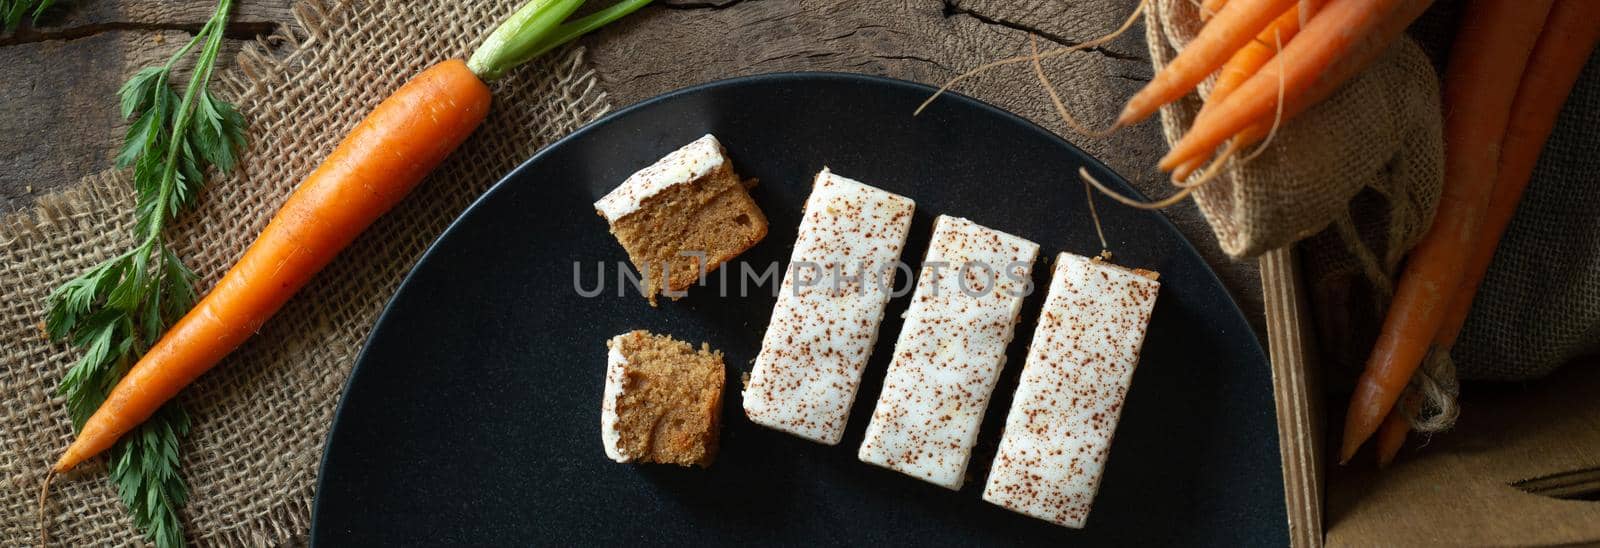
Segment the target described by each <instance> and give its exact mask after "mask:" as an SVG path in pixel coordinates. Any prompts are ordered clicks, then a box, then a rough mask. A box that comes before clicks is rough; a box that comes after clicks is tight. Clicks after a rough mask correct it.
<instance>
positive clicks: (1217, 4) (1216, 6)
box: [1200, 0, 1228, 21]
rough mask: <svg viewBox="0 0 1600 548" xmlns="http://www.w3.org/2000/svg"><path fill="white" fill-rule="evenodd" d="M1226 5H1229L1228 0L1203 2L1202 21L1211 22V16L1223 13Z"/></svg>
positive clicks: (1207, 0) (1201, 6)
mask: <svg viewBox="0 0 1600 548" xmlns="http://www.w3.org/2000/svg"><path fill="white" fill-rule="evenodd" d="M1226 5H1228V0H1206V1H1204V2H1201V3H1200V20H1201V21H1209V20H1210V19H1211V16H1213V15H1216V14H1217V12H1219V11H1222V7H1223V6H1226Z"/></svg>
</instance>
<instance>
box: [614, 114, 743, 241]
mask: <svg viewBox="0 0 1600 548" xmlns="http://www.w3.org/2000/svg"><path fill="white" fill-rule="evenodd" d="M727 161H728V157H727V156H725V155H724V154H723V152H722V143H719V142H717V138H716V137H714V136H712V135H710V134H706V136H704V137H701V138H699V139H695V141H694V142H692V143H689V144H687V145H684V146H683V148H680V149H678V150H675V151H672V153H671V154H668V155H666V156H665V157H662V158H661V159H660V160H657V161H656V163H654V164H651V165H650V167H647V168H644V169H641V170H639V171H637V172H635V173H634V174H633V175H630V176H629V177H628V179H627V180H626V181H623V182H622V184H621V185H619V186H617V188H615V189H612V191H611V193H610V194H606V195H605V197H604V198H601V199H600V201H598V202H595V203H594V208H595V210H597V211H599V212H600V215H601V216H602V217H605V218H606V221H608V222H616V221H617V219H621V218H623V217H626V216H628V214H630V213H633V212H634V211H638V209H639V204H640V203H641V202H643V201H644V200H645V199H646V198H649V197H651V196H655V195H656V194H658V193H660V192H661V191H663V190H666V189H668V188H671V187H672V186H673V185H680V184H683V183H687V182H689V181H693V180H695V179H699V178H701V177H705V176H706V174H709V173H711V172H712V171H715V170H716V169H717V168H719V167H722V164H724V163H726V162H727Z"/></svg>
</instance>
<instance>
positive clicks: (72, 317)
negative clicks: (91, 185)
mask: <svg viewBox="0 0 1600 548" xmlns="http://www.w3.org/2000/svg"><path fill="white" fill-rule="evenodd" d="M232 4H233V1H232V0H220V1H219V2H218V3H217V8H216V11H215V12H213V13H212V15H211V18H210V19H209V20H208V21H206V24H205V25H204V26H202V27H201V28H200V30H199V31H198V32H196V33H195V35H194V37H193V39H191V40H190V41H189V42H188V44H186V45H184V46H183V48H181V49H179V50H178V51H177V52H176V53H174V54H173V55H172V57H171V58H169V59H168V61H167V63H166V64H164V65H161V66H157V67H149V68H145V69H143V70H140V71H139V72H138V73H136V74H134V75H133V77H132V78H130V79H128V81H127V83H126V84H124V85H123V86H122V88H121V90H119V91H118V95H119V97H120V101H121V112H122V115H123V116H124V117H127V118H131V119H133V120H134V121H133V123H132V124H131V125H130V126H129V127H128V132H127V135H126V140H125V141H124V143H123V145H122V149H121V151H120V153H119V154H118V155H117V165H118V166H119V167H128V166H132V167H133V188H134V195H135V207H134V225H133V231H134V237H135V244H134V247H133V248H132V249H129V250H128V251H126V252H124V253H122V254H120V255H117V256H115V257H112V258H111V259H109V260H106V261H105V262H102V263H100V264H98V265H95V266H93V267H90V268H89V270H88V271H86V272H84V273H83V274H81V275H79V276H78V277H76V278H73V279H71V280H69V281H67V282H66V283H65V284H63V285H62V286H61V287H59V288H57V289H56V290H55V291H54V292H52V293H51V294H50V298H49V301H50V310H49V313H48V315H47V318H46V322H45V325H46V331H47V332H48V334H49V335H50V337H51V338H53V339H55V340H60V341H67V342H69V343H70V344H72V345H73V346H75V347H78V348H81V349H83V350H84V353H83V357H82V358H81V359H79V360H78V362H77V363H75V364H74V365H73V366H72V368H71V369H69V370H68V371H67V374H66V376H65V377H64V378H63V379H62V382H61V384H60V386H59V387H58V388H57V393H58V394H59V395H61V396H64V397H65V398H66V400H67V410H68V413H69V415H71V417H72V423H73V426H74V428H78V429H81V428H82V427H83V424H84V422H85V421H86V420H88V419H89V416H90V415H91V414H93V413H94V411H95V409H96V408H98V407H99V406H100V404H101V402H103V401H104V400H105V398H106V396H107V394H109V393H110V392H111V389H112V387H113V386H115V385H116V383H117V381H118V380H119V379H121V378H122V375H123V373H125V372H126V371H127V370H128V368H129V366H130V365H131V364H132V362H133V361H134V360H136V359H137V358H138V357H139V356H140V355H141V354H143V353H144V351H145V350H146V349H147V348H148V346H149V345H150V344H152V343H154V342H155V340H156V339H158V338H159V337H160V336H161V333H162V331H164V330H165V329H166V327H167V325H169V324H170V323H171V322H172V321H173V320H175V319H176V318H177V317H179V316H181V315H182V314H183V313H184V311H186V310H188V309H189V307H190V306H192V305H193V304H194V301H195V289H194V281H195V275H194V273H193V272H191V271H190V270H189V268H188V267H187V266H185V265H184V264H183V262H182V261H181V260H180V259H179V258H178V256H177V255H176V254H175V253H173V251H172V249H171V248H170V246H169V245H168V243H167V241H166V240H165V239H164V238H163V237H162V231H163V229H164V228H166V227H167V226H168V224H170V222H171V221H172V220H173V219H174V218H176V217H177V216H178V214H180V213H181V212H183V210H185V209H186V208H188V206H189V205H191V204H193V203H194V199H195V196H196V195H197V194H198V193H199V191H200V188H201V185H202V184H203V183H204V181H205V174H206V171H207V169H209V168H212V167H214V168H216V169H217V170H218V171H219V172H227V171H229V170H231V169H233V165H234V163H235V160H236V153H237V150H238V148H239V147H240V146H242V145H243V144H244V126H245V122H244V118H243V117H242V116H240V115H239V113H238V112H237V111H236V110H235V109H234V108H233V105H231V104H229V103H227V102H226V101H223V100H221V99H218V98H217V97H216V96H214V95H212V93H211V90H210V89H208V88H207V84H208V83H209V82H210V80H211V74H212V72H213V70H214V69H215V67H216V60H217V55H218V53H219V52H220V51H221V49H222V38H223V33H224V27H225V26H226V25H227V21H228V14H229V12H230V10H231V9H232ZM196 48H198V50H199V51H198V54H197V55H196V58H195V61H194V64H193V67H192V69H191V71H190V73H189V75H188V82H187V84H185V85H184V87H183V94H182V95H181V96H180V95H178V93H177V92H176V91H174V90H173V87H172V84H173V82H172V80H173V79H174V77H175V71H176V69H177V68H178V65H179V63H180V62H181V61H183V60H184V59H185V58H187V57H188V56H189V55H190V54H191V52H193V51H194V50H196ZM188 429H189V420H188V417H187V416H186V415H185V414H184V412H183V410H182V409H180V408H178V407H177V405H176V404H168V405H166V406H165V407H164V408H163V409H162V410H161V412H159V413H157V414H156V415H155V416H154V417H152V419H151V420H150V421H148V422H146V423H145V424H144V425H142V426H141V427H140V428H138V429H135V430H134V431H132V432H129V433H128V435H127V436H125V437H124V438H123V439H122V441H121V442H120V443H118V444H117V445H116V446H115V447H114V448H113V449H112V455H111V458H110V462H109V464H110V475H111V478H112V480H113V482H114V483H116V485H117V492H118V494H119V495H120V496H121V498H122V500H123V502H124V503H125V504H126V505H127V506H128V508H129V510H130V511H131V512H132V514H133V521H134V524H135V525H136V526H138V528H139V529H140V530H142V531H144V533H145V535H146V536H147V537H149V538H150V540H151V541H153V542H155V543H156V545H158V546H182V545H183V530H182V527H181V525H180V523H179V521H178V514H177V511H178V508H180V507H182V506H183V503H184V501H185V500H186V498H187V495H188V489H187V487H186V486H185V484H184V482H183V479H182V478H181V477H179V475H178V461H179V459H178V443H179V440H180V439H181V438H182V436H183V435H184V434H185V433H187V431H188Z"/></svg>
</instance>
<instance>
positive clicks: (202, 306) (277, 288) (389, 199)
mask: <svg viewBox="0 0 1600 548" xmlns="http://www.w3.org/2000/svg"><path fill="white" fill-rule="evenodd" d="M649 2H650V0H621V1H619V2H617V3H615V4H613V5H611V6H609V7H607V8H604V9H601V10H598V11H595V12H594V13H592V14H589V15H586V16H583V17H580V18H576V19H572V20H570V21H569V20H568V18H569V17H570V16H571V15H572V14H573V12H574V11H576V10H577V9H578V7H580V6H581V5H583V3H584V0H531V1H529V2H528V3H527V4H526V5H524V6H523V7H522V8H521V9H519V10H518V11H517V12H515V13H514V14H512V15H511V17H510V18H509V19H508V20H506V21H505V22H504V23H503V24H502V25H501V26H500V27H499V28H498V29H496V30H495V31H494V33H492V34H491V35H489V37H488V38H487V39H486V40H485V41H484V43H483V45H482V46H480V47H479V48H478V50H477V51H476V52H475V53H474V54H473V56H472V57H471V58H470V60H468V61H465V62H463V61H462V60H460V59H448V60H445V61H441V62H439V63H438V64H435V65H433V66H432V67H430V68H428V69H426V70H424V71H422V72H421V73H418V74H417V75H416V76H414V77H412V78H411V80H410V81H408V82H406V84H405V85H403V86H401V87H400V88H399V89H397V90H395V91H394V93H393V94H392V95H390V96H389V97H388V98H387V99H385V100H384V101H383V102H382V103H380V104H378V106H377V107H376V108H375V109H373V111H372V112H371V113H370V114H368V115H367V117H366V118H365V119H363V120H362V121H361V122H360V124H358V125H357V126H356V127H355V129H353V130H351V131H350V133H349V134H348V135H347V136H345V138H344V140H343V141H342V142H340V143H339V146H338V147H337V148H335V149H334V150H333V152H332V153H330V154H329V155H328V157H327V158H326V159H324V160H323V162H322V164H321V165H319V166H318V167H317V168H316V170H314V171H312V172H311V174H310V175H308V176H307V177H306V179H305V181H304V182H302V183H300V185H299V187H298V188H296V189H295V191H294V193H293V194H291V195H290V196H289V199H288V201H287V202H285V203H284V205H283V207H282V208H281V209H280V210H279V211H278V212H277V214H276V215H274V216H273V218H272V220H271V222H270V223H269V224H268V225H267V227H266V228H265V229H264V230H263V231H262V232H261V234H260V235H259V236H258V237H257V238H256V240H255V242H254V243H252V244H251V245H250V247H249V248H248V249H246V250H245V252H244V255H243V256H242V257H240V258H239V261H238V262H237V263H236V264H234V265H233V267H232V268H230V269H229V270H228V272H227V273H226V274H224V275H223V277H222V279H221V280H220V281H218V282H217V285H216V287H214V288H212V289H211V291H210V292H209V293H208V294H206V296H205V297H204V298H203V299H202V300H201V301H200V302H199V303H198V304H196V305H195V307H194V308H193V309H191V310H190V311H189V312H188V313H187V314H185V315H184V316H183V318H182V319H180V320H179V321H178V322H176V323H175V324H174V325H173V326H172V327H171V329H169V330H167V332H166V333H164V334H163V335H162V336H161V338H160V339H159V340H158V341H157V342H156V343H155V344H154V345H152V346H151V347H150V349H149V350H148V351H147V352H145V354H144V355H143V356H142V357H140V358H139V360H138V362H137V363H136V364H135V365H134V366H133V367H132V368H131V369H130V370H129V371H128V373H127V375H126V376H124V377H123V378H122V379H121V381H120V382H118V383H117V385H116V387H115V388H113V389H112V391H111V393H110V395H109V396H107V397H106V399H105V401H104V403H102V404H101V405H100V407H99V409H98V410H96V411H95V412H94V414H93V416H91V417H90V418H89V420H88V421H87V422H85V423H84V425H83V428H82V429H81V430H80V431H79V432H78V436H77V438H76V439H75V440H74V441H73V442H72V444H71V445H70V446H69V447H67V449H66V451H65V452H64V453H63V454H62V455H61V457H60V459H59V460H57V461H56V464H55V466H54V467H53V470H52V473H53V474H58V473H64V472H66V471H69V470H71V469H73V468H74V467H76V466H77V465H78V464H79V463H82V462H83V461H84V460H85V459H89V458H91V457H94V456H95V455H98V454H100V453H101V452H103V451H105V450H106V449H107V448H109V447H110V446H111V445H112V444H113V443H115V442H116V441H117V439H118V438H120V437H122V436H123V435H124V434H126V433H128V432H129V431H130V430H132V429H134V428H135V427H136V426H138V425H139V424H140V423H142V422H144V421H145V420H146V419H148V418H149V417H150V416H151V414H153V413H155V412H156V410H157V409H158V408H160V407H161V406H162V404H164V403H166V402H167V401H168V400H170V399H172V398H173V396H175V395H177V393H178V391H180V390H182V389H183V388H184V387H186V386H188V385H189V384H190V383H191V382H193V381H194V380H195V378H196V377H199V376H200V375H201V374H202V373H205V372H206V371H207V370H209V369H211V368H212V367H213V366H215V365H216V364H217V363H218V362H219V361H221V360H222V359H223V358H224V357H225V356H227V355H228V354H229V353H230V352H232V351H233V350H234V349H235V348H237V347H238V346H239V345H240V344H241V343H243V342H244V341H245V340H246V339H248V338H249V337H250V336H251V335H253V334H254V333H255V332H256V331H257V330H258V329H259V328H260V327H261V325H262V324H263V323H265V322H266V321H267V320H268V319H269V318H271V317H272V315H273V314H274V313H276V312H277V311H278V309H279V308H280V307H282V306H283V304H284V303H285V302H287V301H288V300H289V298H290V297H292V296H293V295H294V294H295V292H296V291H298V290H299V289H300V288H301V287H303V286H304V285H305V284H306V283H307V282H309V281H311V278H312V277H313V276H314V275H316V273H317V272H318V271H320V270H321V269H322V268H323V267H324V266H327V264H328V263H329V262H330V261H332V260H333V258H334V257H335V256H336V255H338V253H339V252H340V251H341V250H343V249H344V248H345V247H346V246H348V245H349V244H350V242H351V241H353V240H354V239H355V238H356V236H358V235H359V234H360V233H361V232H362V231H363V230H365V229H366V227H367V226H368V225H370V224H372V222H373V221H375V220H377V218H378V217H379V216H381V215H383V214H384V212H386V211H388V210H389V209H390V208H392V207H394V206H395V204H397V203H399V201H400V200H401V199H402V198H404V197H405V195H406V194H407V193H408V192H410V191H411V189H412V188H413V187H415V186H416V185H417V183H419V182H421V181H422V179H423V178H424V177H426V176H427V175H428V173H429V172H430V171H432V170H433V168H434V167H436V166H438V165H439V164H440V163H441V162H443V161H444V159H445V158H446V157H448V156H449V155H450V153H451V152H452V151H453V150H455V148H456V147H457V146H459V145H460V144H461V143H462V142H463V141H465V140H466V138H467V136H469V135H471V134H472V132H473V131H474V130H475V129H476V128H477V127H478V125H480V124H481V123H482V122H483V120H484V118H485V117H486V116H487V114H488V112H489V104H490V92H489V86H488V85H487V83H486V82H489V81H492V80H494V79H496V78H499V77H500V76H502V75H504V74H505V73H506V72H507V71H508V70H509V69H511V68H514V67H516V66H518V65H521V64H523V63H525V62H527V61H529V60H532V59H534V58H536V57H538V56H539V55H542V54H544V53H545V52H548V51H550V50H552V49H554V48H556V47H558V46H560V45H562V44H564V43H566V42H569V41H571V40H572V39H574V38H577V37H578V36H581V35H583V34H585V33H587V32H589V31H592V30H595V29H597V28H599V27H601V26H604V25H606V24H608V23H610V22H612V21H615V20H616V19H618V18H620V17H622V16H624V15H627V14H628V13H631V12H633V11H634V10H637V9H639V8H641V7H643V6H644V5H646V4H648V3H649ZM46 485H47V487H48V483H47V484H46Z"/></svg>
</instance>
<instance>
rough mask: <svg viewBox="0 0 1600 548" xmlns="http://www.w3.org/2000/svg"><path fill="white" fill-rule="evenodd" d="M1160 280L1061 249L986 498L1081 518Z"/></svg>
mask: <svg viewBox="0 0 1600 548" xmlns="http://www.w3.org/2000/svg"><path fill="white" fill-rule="evenodd" d="M1160 288H1161V284H1159V283H1157V282H1156V281H1155V280H1151V279H1148V278H1145V277H1143V276H1140V275H1137V274H1134V273H1132V272H1129V271H1127V270H1124V269H1122V268H1118V267H1115V266H1110V265H1106V264H1102V263H1096V262H1093V261H1091V260H1090V259H1086V258H1083V257H1079V256H1077V255H1070V254H1067V253H1062V254H1061V255H1060V257H1058V258H1057V259H1056V265H1055V275H1054V276H1053V277H1052V278H1051V281H1050V293H1049V295H1048V296H1047V297H1046V298H1045V303H1044V310H1043V311H1042V312H1041V313H1040V317H1039V327H1038V328H1037V329H1036V330H1035V331H1034V333H1033V342H1032V343H1031V345H1030V346H1029V348H1028V359H1027V363H1025V364H1024V365H1023V368H1022V378H1021V381H1020V384H1019V385H1018V387H1017V393H1016V396H1015V399H1013V400H1012V403H1011V413H1010V414H1009V415H1007V416H1006V428H1005V434H1004V435H1003V436H1002V437H1001V440H1000V447H999V449H998V451H997V453H996V456H995V459H994V465H993V466H992V467H991V468H990V471H989V480H988V483H987V485H986V486H985V487H984V490H983V500H986V501H989V502H992V503H994V504H998V505H1000V506H1003V507H1005V508H1008V509H1011V510H1013V511H1016V512H1018V513H1022V514H1026V515H1029V516H1033V517H1036V518H1039V519H1043V520H1047V521H1051V522H1054V523H1057V524H1060V525H1065V526H1067V527H1075V528H1079V527H1083V524H1084V520H1085V519H1087V518H1088V517H1089V508H1090V504H1091V503H1092V502H1093V501H1094V496H1095V493H1096V492H1097V491H1098V490H1099V488H1100V476H1101V473H1102V472H1103V471H1104V468H1105V462H1106V456H1107V455H1108V454H1109V453H1110V449H1111V439H1112V434H1113V433H1114V432H1115V431H1116V428H1117V419H1118V418H1119V417H1120V416H1121V414H1122V402H1123V399H1124V397H1125V396H1126V395H1127V393H1128V386H1129V384H1130V383H1131V382H1132V380H1133V371H1134V366H1136V365H1137V364H1138V362H1139V347H1140V346H1143V344H1144V335H1145V328H1146V327H1148V325H1149V323H1150V312H1151V310H1153V309H1154V308H1155V301H1156V294H1157V292H1158V291H1159V290H1160Z"/></svg>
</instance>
